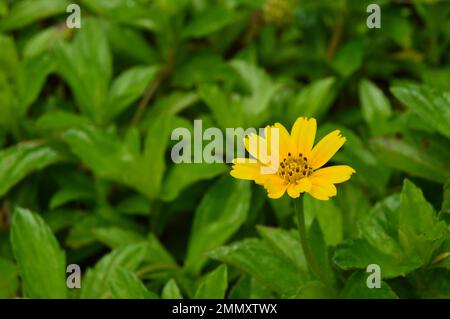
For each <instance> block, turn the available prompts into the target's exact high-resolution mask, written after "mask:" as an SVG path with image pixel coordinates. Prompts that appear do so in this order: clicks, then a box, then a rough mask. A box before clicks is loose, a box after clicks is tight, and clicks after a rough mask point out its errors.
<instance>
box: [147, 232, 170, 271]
mask: <svg viewBox="0 0 450 319" xmlns="http://www.w3.org/2000/svg"><path fill="white" fill-rule="evenodd" d="M148 245H149V246H148V250H149V252H148V254H147V257H146V262H147V263H150V264H151V263H155V264H156V263H160V264H166V265H173V266H176V265H177V263H176V261H175V259H174V258H173V257H172V256H171V255H170V253H169V252H168V251H167V250H166V248H165V247H164V246H163V245H162V244H161V242H160V241H159V240H158V238H157V237H156V235H155V234H153V233H150V234H149V235H148Z"/></svg>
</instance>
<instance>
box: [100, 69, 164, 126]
mask: <svg viewBox="0 0 450 319" xmlns="http://www.w3.org/2000/svg"><path fill="white" fill-rule="evenodd" d="M157 72H158V68H157V67H134V68H131V69H129V70H126V71H125V72H123V73H122V74H120V75H119V76H118V77H117V78H116V79H115V80H114V81H113V82H112V84H111V88H110V90H109V94H108V100H107V104H108V107H109V108H110V111H109V112H108V116H109V118H111V119H112V118H114V117H115V116H117V115H119V114H120V113H121V112H123V111H124V110H125V109H126V108H127V107H128V106H130V105H131V104H132V103H133V102H135V101H136V100H137V99H138V98H139V97H140V96H141V95H143V93H144V91H145V90H146V89H147V88H148V87H149V85H150V81H152V79H154V78H155V76H156V75H157Z"/></svg>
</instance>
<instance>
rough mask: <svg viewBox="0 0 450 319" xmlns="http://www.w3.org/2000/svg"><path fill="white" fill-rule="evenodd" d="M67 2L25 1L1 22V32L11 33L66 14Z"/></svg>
mask: <svg viewBox="0 0 450 319" xmlns="http://www.w3.org/2000/svg"><path fill="white" fill-rule="evenodd" d="M69 4H70V2H69V1H67V0H24V1H18V2H16V3H15V4H14V6H13V7H12V8H11V11H10V13H9V14H8V15H7V16H6V18H2V21H1V22H0V30H3V31H10V30H15V29H18V28H21V27H24V26H27V25H29V24H31V23H33V22H35V21H38V20H40V19H44V18H47V17H51V16H54V15H57V14H62V13H65V12H66V8H67V6H68V5H69Z"/></svg>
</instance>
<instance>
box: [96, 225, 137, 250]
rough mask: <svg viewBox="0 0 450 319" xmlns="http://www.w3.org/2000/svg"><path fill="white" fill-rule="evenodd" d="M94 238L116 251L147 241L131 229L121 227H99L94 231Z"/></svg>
mask: <svg viewBox="0 0 450 319" xmlns="http://www.w3.org/2000/svg"><path fill="white" fill-rule="evenodd" d="M92 233H93V235H94V237H95V238H96V239H97V240H99V241H100V242H102V243H103V244H105V245H106V246H108V247H110V248H112V249H114V248H117V247H120V246H125V245H130V244H134V243H139V242H143V241H145V237H144V236H142V235H141V234H139V233H137V232H135V231H132V230H130V229H125V228H120V227H114V226H112V227H99V228H94V229H93V230H92Z"/></svg>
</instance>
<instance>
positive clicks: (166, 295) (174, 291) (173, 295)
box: [161, 278, 183, 299]
mask: <svg viewBox="0 0 450 319" xmlns="http://www.w3.org/2000/svg"><path fill="white" fill-rule="evenodd" d="M161 297H162V298H163V299H183V296H182V295H181V292H180V288H178V285H177V283H176V281H175V280H174V279H173V278H172V279H170V280H169V281H168V282H167V283H166V284H165V285H164V288H163V290H162V293H161Z"/></svg>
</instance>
